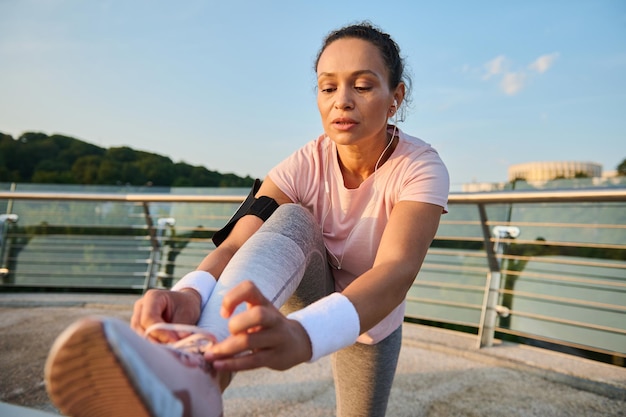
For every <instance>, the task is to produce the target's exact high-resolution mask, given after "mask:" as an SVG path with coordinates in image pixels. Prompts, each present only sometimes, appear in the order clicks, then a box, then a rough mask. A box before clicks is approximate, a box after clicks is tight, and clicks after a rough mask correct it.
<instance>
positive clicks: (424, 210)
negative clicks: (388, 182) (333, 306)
mask: <svg viewBox="0 0 626 417" xmlns="http://www.w3.org/2000/svg"><path fill="white" fill-rule="evenodd" d="M441 213H442V208H441V207H440V206H437V205H434V204H428V203H419V202H413V201H401V202H399V203H397V204H396V205H395V207H394V208H393V210H392V212H391V216H390V217H389V222H388V223H387V226H386V227H385V231H384V233H383V236H382V238H381V241H380V246H379V248H378V252H377V253H376V259H375V260H374V265H373V267H372V269H370V270H368V271H367V272H365V273H364V274H363V275H361V276H359V277H358V278H357V279H355V280H354V281H353V282H352V283H351V284H350V285H348V287H346V289H345V290H344V291H343V292H342V294H343V295H345V296H346V297H348V299H349V300H350V301H351V302H352V304H354V307H355V309H356V311H357V313H358V315H359V321H360V325H361V330H360V333H364V332H366V331H368V330H369V329H371V328H372V327H374V326H375V325H376V324H378V322H380V321H381V320H382V319H383V318H385V317H386V316H387V315H388V314H389V313H391V311H393V309H394V308H396V307H397V306H398V305H399V304H400V303H401V302H402V301H403V300H404V298H405V297H406V294H407V292H408V291H409V289H410V288H411V285H412V284H413V281H414V280H415V277H416V275H417V273H418V272H419V270H420V268H421V266H422V262H423V261H424V258H425V257H426V252H427V251H428V248H429V247H430V244H431V243H432V240H433V238H434V236H435V233H436V232H437V228H438V227H439V220H440V218H441Z"/></svg>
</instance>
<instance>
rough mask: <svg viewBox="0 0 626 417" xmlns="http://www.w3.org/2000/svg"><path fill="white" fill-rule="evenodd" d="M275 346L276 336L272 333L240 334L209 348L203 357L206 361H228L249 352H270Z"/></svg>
mask: <svg viewBox="0 0 626 417" xmlns="http://www.w3.org/2000/svg"><path fill="white" fill-rule="evenodd" d="M275 345H277V339H276V334H275V332H273V331H260V332H256V333H241V334H237V335H232V336H229V337H227V338H226V339H224V340H223V341H221V342H219V343H216V344H215V345H213V346H211V348H210V350H209V351H207V352H206V353H205V355H204V357H205V359H207V360H208V361H215V360H223V359H230V358H234V357H238V356H242V355H248V354H250V353H251V352H260V351H264V350H272V349H274V346H275Z"/></svg>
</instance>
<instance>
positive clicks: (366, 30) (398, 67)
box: [313, 21, 411, 100]
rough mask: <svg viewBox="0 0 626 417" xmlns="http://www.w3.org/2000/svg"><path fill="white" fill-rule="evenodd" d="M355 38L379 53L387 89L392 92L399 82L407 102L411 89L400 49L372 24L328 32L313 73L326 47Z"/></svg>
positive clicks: (362, 23)
mask: <svg viewBox="0 0 626 417" xmlns="http://www.w3.org/2000/svg"><path fill="white" fill-rule="evenodd" d="M346 38H356V39H361V40H364V41H368V42H370V43H371V44H372V45H374V46H375V47H376V48H377V49H378V50H379V51H380V55H381V56H382V58H383V61H384V62H385V65H386V66H387V69H388V70H389V88H391V89H392V90H393V89H394V88H396V87H397V86H398V84H400V83H401V82H404V84H405V85H406V95H405V100H408V96H409V93H410V88H411V80H410V78H409V76H408V75H407V74H405V65H404V59H403V58H402V57H401V56H400V47H399V46H398V44H397V43H396V42H395V41H394V40H393V39H391V36H389V34H387V33H385V32H383V31H382V30H381V29H379V28H377V27H376V26H374V25H373V24H372V23H370V22H368V21H365V22H361V23H357V24H353V25H349V26H345V27H343V28H341V29H337V30H335V31H332V32H330V33H329V34H328V35H327V36H326V38H325V39H324V42H323V43H322V47H321V49H320V50H319V52H318V54H317V58H316V59H315V67H314V68H313V70H314V71H316V72H317V65H318V64H319V61H320V57H321V56H322V53H323V52H324V51H325V50H326V48H327V47H328V45H330V44H331V43H333V42H335V41H336V40H339V39H346Z"/></svg>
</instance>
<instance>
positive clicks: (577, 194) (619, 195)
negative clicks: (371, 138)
mask: <svg viewBox="0 0 626 417" xmlns="http://www.w3.org/2000/svg"><path fill="white" fill-rule="evenodd" d="M244 198H245V196H235V195H192V194H166V193H145V194H144V193H132V194H115V193H76V192H71V193H69V192H65V193H63V192H61V193H57V192H33V191H0V200H10V199H15V200H58V201H110V202H127V203H241V202H242V201H243V199H244ZM612 201H626V189H624V188H606V189H582V190H549V191H497V192H489V193H450V195H449V197H448V204H470V205H475V204H511V203H513V204H519V203H557V202H560V203H584V202H593V203H597V202H612Z"/></svg>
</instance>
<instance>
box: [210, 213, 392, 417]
mask: <svg viewBox="0 0 626 417" xmlns="http://www.w3.org/2000/svg"><path fill="white" fill-rule="evenodd" d="M244 280H251V281H253V282H254V283H255V285H256V286H257V287H258V288H259V290H260V291H261V293H262V294H263V295H264V296H265V297H266V298H268V299H269V300H271V302H272V303H273V304H274V305H275V306H276V307H279V308H281V310H282V311H283V312H284V313H288V312H290V311H294V310H298V309H301V308H303V307H305V306H306V305H308V304H310V303H312V302H314V301H316V300H318V299H320V298H322V297H324V296H326V295H328V294H330V293H332V292H333V291H334V279H333V275H332V271H331V269H330V267H329V265H328V262H327V259H326V248H325V246H324V241H323V239H322V233H321V230H320V227H319V225H318V223H317V221H316V220H315V218H314V217H313V216H312V215H311V214H310V213H309V212H308V210H306V209H304V208H303V207H301V206H300V205H297V204H283V205H281V206H280V207H279V208H278V209H277V210H276V211H275V212H274V214H272V216H271V217H270V218H269V219H268V220H267V221H266V222H265V223H264V224H263V226H262V227H261V228H260V229H259V230H258V231H257V233H255V234H254V235H253V236H252V237H251V238H250V239H248V241H247V242H246V243H245V244H244V245H243V246H242V247H241V248H240V249H239V251H237V253H236V254H235V256H234V257H233V258H232V259H231V261H230V262H229V264H228V265H227V267H226V268H225V269H224V272H223V273H222V275H221V276H220V279H219V281H218V282H217V285H216V287H215V289H214V290H213V293H212V294H211V297H210V298H209V301H208V302H207V305H206V306H205V308H204V310H203V311H202V316H201V318H200V321H199V322H198V325H199V326H200V327H204V328H207V329H208V330H210V331H211V332H213V333H214V334H215V335H216V336H217V338H218V340H222V339H224V338H226V337H227V336H228V327H227V322H226V320H224V319H223V318H222V317H221V316H220V314H219V310H220V307H221V300H222V298H223V295H224V294H225V293H226V292H227V291H228V290H229V289H230V288H233V287H234V286H236V285H237V284H239V283H240V282H242V281H244ZM242 309H245V306H244V305H241V306H240V307H239V310H242ZM401 342H402V330H401V327H400V328H398V329H397V330H396V331H394V332H393V333H392V334H391V335H390V336H388V337H387V338H385V339H384V340H382V341H381V342H379V343H377V344H375V345H366V344H361V343H356V344H354V345H353V346H350V347H347V348H345V349H342V350H341V351H339V352H336V353H334V354H333V355H332V365H333V375H334V381H335V391H336V398H337V415H338V416H341V417H347V416H359V417H362V416H384V415H385V410H386V408H387V401H388V399H389V393H390V390H391V385H392V383H393V377H394V375H395V371H396V365H397V362H398V355H399V353H400V345H401Z"/></svg>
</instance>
